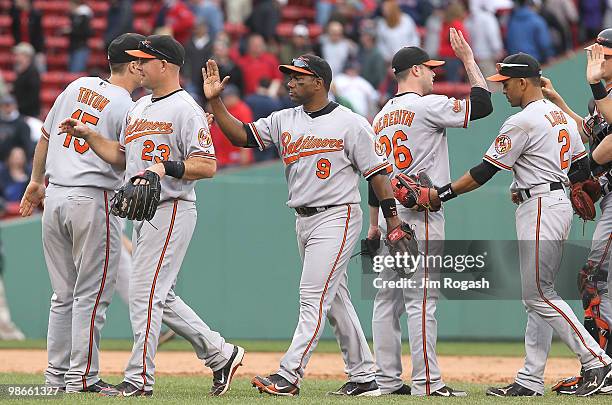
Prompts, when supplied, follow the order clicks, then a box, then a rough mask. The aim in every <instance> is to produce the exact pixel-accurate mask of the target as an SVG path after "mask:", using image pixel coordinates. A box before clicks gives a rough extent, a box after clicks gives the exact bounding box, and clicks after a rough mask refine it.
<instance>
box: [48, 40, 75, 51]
mask: <svg viewBox="0 0 612 405" xmlns="http://www.w3.org/2000/svg"><path fill="white" fill-rule="evenodd" d="M69 43H70V40H69V39H68V37H47V38H46V39H45V45H46V46H47V48H48V49H57V50H63V51H66V49H68V45H69Z"/></svg>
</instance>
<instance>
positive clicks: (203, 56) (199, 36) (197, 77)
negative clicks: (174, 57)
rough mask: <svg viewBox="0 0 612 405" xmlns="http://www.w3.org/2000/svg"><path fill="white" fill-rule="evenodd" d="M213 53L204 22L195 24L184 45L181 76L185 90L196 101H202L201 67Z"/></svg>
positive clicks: (211, 42)
mask: <svg viewBox="0 0 612 405" xmlns="http://www.w3.org/2000/svg"><path fill="white" fill-rule="evenodd" d="M212 53H213V41H212V40H211V37H210V35H208V27H207V26H206V23H205V22H204V21H200V22H199V23H197V24H196V26H195V28H194V30H193V35H192V37H191V39H189V41H188V42H187V44H186V45H185V64H184V65H183V68H182V69H181V76H182V77H183V79H184V80H185V89H186V90H187V91H188V92H189V93H190V94H191V95H192V96H193V97H194V98H195V99H196V101H198V102H199V103H202V102H203V101H204V93H203V90H202V85H203V84H204V80H203V79H202V66H204V64H205V63H206V61H207V60H208V59H210V57H211V56H212Z"/></svg>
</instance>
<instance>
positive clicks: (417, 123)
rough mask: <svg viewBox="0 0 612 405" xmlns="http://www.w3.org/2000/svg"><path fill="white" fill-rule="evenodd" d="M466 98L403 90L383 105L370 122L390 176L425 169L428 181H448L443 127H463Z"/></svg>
mask: <svg viewBox="0 0 612 405" xmlns="http://www.w3.org/2000/svg"><path fill="white" fill-rule="evenodd" d="M469 121H470V100H469V98H468V99H461V100H459V99H454V98H449V97H446V96H442V95H437V94H430V95H426V96H421V95H419V94H417V93H403V94H399V95H397V96H395V97H393V98H392V99H391V100H389V101H388V102H387V104H385V106H384V107H383V108H382V110H381V111H380V112H379V113H378V114H377V115H376V117H375V118H374V121H373V124H372V126H373V129H374V133H375V134H376V150H377V152H378V153H379V154H383V155H386V156H387V158H388V159H389V161H390V163H391V164H392V165H393V175H396V174H399V173H404V174H416V173H418V172H420V171H425V172H426V173H427V174H428V175H429V177H430V178H431V180H432V182H433V183H434V184H435V185H437V186H440V185H443V184H447V183H449V182H450V167H449V162H448V143H447V138H446V128H466V127H467V126H468V124H469Z"/></svg>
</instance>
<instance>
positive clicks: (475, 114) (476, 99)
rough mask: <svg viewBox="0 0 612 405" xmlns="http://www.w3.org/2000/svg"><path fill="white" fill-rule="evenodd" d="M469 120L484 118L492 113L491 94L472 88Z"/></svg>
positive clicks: (480, 88)
mask: <svg viewBox="0 0 612 405" xmlns="http://www.w3.org/2000/svg"><path fill="white" fill-rule="evenodd" d="M470 104H471V108H472V110H471V111H470V120H472V121H473V120H477V119H479V118H484V117H486V116H487V115H489V114H491V113H492V112H493V103H492V102H491V93H490V92H488V91H487V90H485V89H483V88H482V87H472V90H471V91H470Z"/></svg>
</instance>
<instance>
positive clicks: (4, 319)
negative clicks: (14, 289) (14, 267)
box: [0, 203, 25, 340]
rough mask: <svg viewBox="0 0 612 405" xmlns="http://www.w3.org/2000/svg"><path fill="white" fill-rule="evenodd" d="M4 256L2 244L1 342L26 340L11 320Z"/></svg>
mask: <svg viewBox="0 0 612 405" xmlns="http://www.w3.org/2000/svg"><path fill="white" fill-rule="evenodd" d="M3 212H4V204H3V203H2V204H1V206H0V214H1V213H3ZM4 263H5V261H4V254H3V253H2V245H1V244H0V340H25V336H24V334H23V332H22V331H21V330H19V328H18V327H17V326H16V325H15V324H14V323H13V321H12V320H11V313H10V311H9V307H8V303H7V301H6V292H5V288H4V276H3V273H4Z"/></svg>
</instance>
